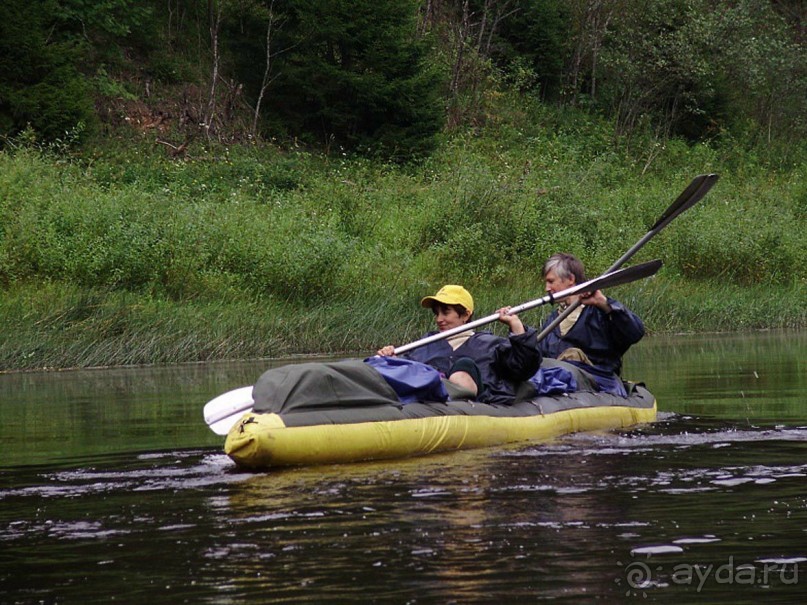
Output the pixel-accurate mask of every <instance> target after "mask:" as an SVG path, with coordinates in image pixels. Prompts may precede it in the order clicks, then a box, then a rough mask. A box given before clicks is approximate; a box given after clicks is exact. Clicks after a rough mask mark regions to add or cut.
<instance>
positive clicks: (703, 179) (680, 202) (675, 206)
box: [538, 174, 718, 342]
mask: <svg viewBox="0 0 807 605" xmlns="http://www.w3.org/2000/svg"><path fill="white" fill-rule="evenodd" d="M717 179H718V175H716V174H701V175H698V176H696V177H695V178H694V179H692V182H691V183H690V184H689V185H688V186H687V188H686V189H684V191H683V192H682V193H681V195H679V196H678V198H677V199H676V200H675V201H674V202H673V203H672V204H671V205H670V207H669V208H667V210H665V211H664V214H662V215H661V217H660V218H659V219H658V220H657V221H656V224H655V225H653V226H652V227H651V228H650V231H648V232H647V233H645V234H644V236H643V237H642V239H640V240H639V241H638V242H636V243H635V244H633V246H631V248H630V249H629V250H628V251H627V252H625V254H623V255H622V256H620V257H619V259H618V260H617V261H616V262H615V263H614V264H613V265H611V266H610V267H609V268H608V271H606V273H610V272H611V271H616V270H617V269H619V268H620V267H622V265H624V264H625V263H626V262H628V261H629V260H630V259H631V258H632V257H633V255H634V254H636V253H637V252H638V251H639V250H640V249H641V248H642V247H643V246H644V245H645V244H646V243H647V242H649V241H650V240H651V239H653V238H654V237H655V236H656V235H658V233H659V232H660V231H661V230H662V229H664V227H666V226H667V225H669V224H670V223H671V222H672V221H673V220H674V219H675V218H676V217H678V216H680V215H681V214H682V213H683V212H684V211H686V210H688V209H689V208H692V206H694V205H695V204H697V203H698V202H699V201H701V200H702V199H703V197H704V196H705V195H706V194H707V193H709V190H710V189H711V188H712V186H713V185H714V184H715V182H716V181H717ZM555 298H559V297H558V296H557V295H556V296H555ZM581 304H583V303H582V301H580V300H579V299H578V300H576V301H574V302H572V303H570V304H569V305H568V306H567V307H566V308H565V309H564V310H563V311H562V312H561V313H558V316H557V317H556V318H555V319H554V320H552V322H551V323H550V324H549V325H547V326H546V327H545V328H544V329H543V330H541V331H540V332H539V333H538V342H541V341H542V340H543V339H544V338H546V337H547V336H549V334H550V333H551V332H552V330H554V329H555V328H557V327H558V326H559V325H560V322H562V321H563V320H564V319H566V318H567V317H568V316H569V315H570V314H571V313H572V311H574V310H575V309H576V308H577V307H579V306H580V305H581Z"/></svg>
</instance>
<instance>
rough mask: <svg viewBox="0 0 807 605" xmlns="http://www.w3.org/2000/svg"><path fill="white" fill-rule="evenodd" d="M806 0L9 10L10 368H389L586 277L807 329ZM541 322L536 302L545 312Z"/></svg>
mask: <svg viewBox="0 0 807 605" xmlns="http://www.w3.org/2000/svg"><path fill="white" fill-rule="evenodd" d="M804 13H805V5H804V3H803V2H802V1H801V0H788V1H784V0H782V1H772V0H737V1H732V2H719V1H715V0H612V1H607V0H499V1H495V0H417V1H416V0H372V1H371V0H353V1H350V2H348V1H345V0H287V1H282V0H159V1H157V0H153V1H144V2H128V1H126V0H100V1H90V0H35V1H31V0H4V2H3V3H2V5H0V325H2V326H3V338H2V340H0V370H17V369H35V368H64V367H84V366H98V365H113V364H141V363H169V362H184V361H203V360H214V359H234V358H241V359H243V358H254V357H278V356H287V355H291V354H297V353H301V354H302V353H342V352H345V353H356V352H358V354H359V355H361V354H369V353H372V352H373V351H375V349H376V348H377V347H378V346H381V345H383V344H388V343H395V344H403V343H404V342H407V341H409V340H414V339H415V338H417V337H419V336H420V335H421V334H422V333H423V331H425V330H426V329H428V328H430V327H431V321H432V320H431V317H430V314H429V313H428V312H426V311H424V310H422V309H420V308H419V307H418V304H417V302H418V301H419V300H420V298H421V297H422V296H423V295H425V294H430V293H433V291H434V290H436V289H437V288H439V287H440V286H441V285H443V284H444V283H462V284H464V285H465V286H466V287H468V288H469V289H470V290H471V291H472V292H473V294H474V296H475V298H476V300H477V310H478V315H479V314H488V313H490V312H492V311H493V310H494V309H495V308H497V307H499V306H503V305H506V304H511V305H514V304H518V303H521V302H524V301H527V300H531V299H534V298H538V297H540V296H541V295H542V294H543V284H542V282H541V279H540V266H541V264H542V262H543V261H544V260H545V259H546V257H548V256H549V255H550V254H552V253H554V252H556V251H568V252H572V253H574V254H576V255H578V256H580V257H581V258H582V259H583V260H584V262H585V263H586V265H587V268H588V271H589V274H590V275H591V276H594V275H596V274H598V273H599V272H602V271H604V270H605V269H606V268H607V267H608V266H610V265H611V264H612V263H613V262H614V261H615V260H616V259H617V258H619V257H620V256H621V255H622V253H623V252H625V251H626V250H627V249H628V248H629V247H630V246H631V245H632V244H633V243H635V242H636V241H638V240H639V238H641V237H642V235H644V234H645V233H646V232H647V230H648V229H649V228H650V227H651V226H652V225H653V223H654V222H655V221H656V219H658V218H659V216H660V215H661V213H662V212H663V211H664V210H665V209H666V208H667V206H668V205H669V204H670V203H671V202H672V201H673V200H674V199H675V198H676V197H677V195H678V194H679V193H680V192H681V191H682V190H683V189H684V188H685V186H686V185H687V184H688V183H689V181H690V180H691V179H692V178H693V177H694V176H695V175H697V174H700V173H707V172H714V173H718V174H719V175H720V180H719V181H718V183H717V185H716V186H715V187H714V189H713V190H712V192H711V193H709V195H708V196H707V197H706V198H705V199H704V200H703V201H702V202H700V204H698V205H697V206H696V207H695V208H693V209H692V210H689V211H688V212H687V213H685V214H684V215H682V216H681V217H680V218H678V219H676V221H675V222H674V223H673V224H672V225H671V226H669V227H668V228H667V229H666V230H665V231H664V232H663V233H662V234H660V235H658V236H657V237H656V238H654V239H653V241H652V242H650V243H649V244H648V245H647V246H645V248H644V249H643V250H642V251H641V252H640V253H639V254H638V255H637V256H636V258H635V259H634V261H635V262H639V261H642V260H649V259H651V258H661V259H662V260H663V261H664V263H665V266H664V268H663V269H662V271H661V272H660V273H659V274H658V275H657V276H656V277H655V278H653V279H650V280H645V281H643V282H641V283H637V284H632V285H628V286H622V287H620V288H619V289H617V290H615V291H614V292H613V295H614V296H616V297H618V298H620V299H621V300H623V301H625V302H626V303H627V304H628V305H629V306H630V307H632V308H633V309H634V310H635V311H636V312H637V313H639V314H640V315H641V316H642V317H643V318H644V319H645V321H646V324H647V326H648V329H649V331H650V332H651V333H653V332H656V333H658V332H679V331H725V330H751V329H803V328H804V326H805V325H807V312H805V304H804V301H805V300H806V299H807V298H806V297H805V285H806V283H807V268H806V267H807V246H806V245H805V237H804V233H805V214H806V213H807V179H806V178H805V158H806V157H807V156H805V133H807V60H806V59H807V56H806V54H805V46H804V41H805V35H804V34H805V30H804V20H805V19H804V18H805V14H804ZM543 315H544V313H543V312H540V311H530V312H528V313H526V314H525V316H524V320H525V322H526V323H530V324H538V323H539V322H540V321H541V320H542V317H543Z"/></svg>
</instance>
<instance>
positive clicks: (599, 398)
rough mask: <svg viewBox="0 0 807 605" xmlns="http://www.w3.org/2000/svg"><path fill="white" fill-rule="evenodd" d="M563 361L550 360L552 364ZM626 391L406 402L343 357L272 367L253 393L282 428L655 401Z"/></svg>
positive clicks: (633, 389)
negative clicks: (506, 400) (499, 400)
mask: <svg viewBox="0 0 807 605" xmlns="http://www.w3.org/2000/svg"><path fill="white" fill-rule="evenodd" d="M549 361H550V360H545V363H547V362H549ZM562 363H563V362H558V361H555V360H551V364H552V365H554V364H562ZM548 365H549V364H548ZM628 392H629V393H630V396H629V397H628V398H627V399H625V398H622V397H617V396H615V395H610V394H608V393H593V392H590V391H580V392H577V393H570V394H568V395H563V396H546V397H535V396H534V390H533V392H532V393H530V392H529V391H527V392H524V393H523V395H522V397H523V399H522V400H519V401H516V403H514V404H513V405H502V404H486V403H479V402H475V401H448V402H445V403H437V402H434V403H408V404H406V405H404V404H402V403H401V402H400V401H399V400H398V397H397V396H396V395H395V391H393V390H392V387H390V386H389V385H388V384H387V382H386V380H384V378H383V377H382V376H381V374H379V373H378V372H377V371H376V370H374V369H373V368H372V367H370V366H368V365H367V364H365V363H364V362H362V361H360V360H358V359H347V360H344V361H336V362H315V363H302V364H293V365H287V366H282V367H279V368H273V369H271V370H268V371H266V372H264V373H263V375H261V377H260V378H259V379H258V381H257V382H256V383H255V386H254V387H253V389H252V397H253V399H254V401H255V405H254V407H253V411H255V412H258V413H261V414H265V413H275V414H282V417H283V422H284V423H285V424H286V426H312V425H319V424H349V423H355V422H376V421H384V420H403V419H407V418H426V417H431V416H448V415H467V416H504V417H514V416H535V415H536V414H549V413H552V412H557V411H560V410H568V409H573V408H584V407H591V406H611V405H613V406H631V407H652V406H653V404H654V401H655V399H654V398H653V396H652V395H651V394H650V393H649V392H648V391H647V390H646V389H645V388H644V387H643V386H640V385H637V384H632V385H630V388H629V389H628Z"/></svg>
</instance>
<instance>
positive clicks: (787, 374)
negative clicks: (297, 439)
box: [0, 333, 807, 605]
mask: <svg viewBox="0 0 807 605" xmlns="http://www.w3.org/2000/svg"><path fill="white" fill-rule="evenodd" d="M806 355H807V334H804V333H795V334H794V333H788V334H783V333H765V334H753V335H740V336H735V335H732V336H723V335H707V336H698V337H692V336H684V337H672V338H668V337H664V338H662V337H655V338H652V337H651V338H646V339H645V340H644V341H642V342H641V343H640V344H639V345H638V346H636V347H634V349H633V350H632V351H631V352H630V353H629V355H628V357H627V358H626V360H625V371H624V373H625V375H626V376H627V377H629V378H633V379H641V380H643V381H645V382H646V384H647V386H648V387H649V388H650V389H651V391H653V392H654V394H655V395H656V397H657V398H658V402H659V410H660V412H661V413H660V417H659V421H658V422H657V423H655V424H653V425H650V426H644V427H641V428H637V429H633V430H630V431H625V432H614V433H604V434H580V435H573V436H568V437H564V438H561V439H559V440H557V441H554V442H552V443H548V444H537V443H532V444H524V445H521V446H518V447H508V448H492V449H485V450H477V451H471V452H460V453H452V454H441V455H435V456H429V457H425V458H418V459H410V460H402V461H391V462H390V461H387V462H383V463H366V464H350V465H341V466H324V467H315V468H303V469H291V470H284V471H279V472H269V473H261V474H252V473H245V472H242V471H239V470H238V469H236V468H235V467H234V465H233V464H232V463H231V462H230V460H229V459H228V458H227V457H226V456H224V455H223V454H222V453H221V446H222V443H223V438H221V437H218V436H216V435H214V434H213V433H211V432H210V431H209V430H208V429H207V427H206V425H205V423H204V422H203V419H202V407H203V406H204V404H205V403H206V402H207V401H208V400H209V399H211V398H212V397H214V396H215V395H218V394H220V393H222V392H224V391H227V390H230V389H232V388H235V387H239V386H243V385H247V384H250V383H252V382H254V381H255V379H256V378H257V377H258V375H260V373H261V372H262V371H263V370H265V369H267V368H268V367H269V363H268V362H250V363H233V364H210V365H188V366H176V367H160V368H132V369H114V370H89V371H71V372H42V373H25V374H5V375H0V603H2V604H3V605H5V604H13V603H25V604H28V603H47V604H51V603H82V604H83V603H110V602H117V603H132V604H141V603H143V604H147V605H159V604H163V603H165V604H172V605H174V604H176V603H216V604H236V603H282V602H288V603H297V602H327V603H331V602H333V603H350V602H354V603H373V602H375V603H499V602H501V603H511V602H512V603H534V602H540V601H554V602H561V603H584V602H592V601H597V602H601V603H624V602H634V601H635V602H653V603H727V604H728V603H731V604H741V603H754V604H756V603H759V602H760V600H761V599H764V601H765V602H766V603H788V604H790V603H801V602H805V599H806V598H807V480H806V479H807V403H806V402H805V399H807V397H806V396H805V392H807V373H806V372H805V362H804V359H805V356H806Z"/></svg>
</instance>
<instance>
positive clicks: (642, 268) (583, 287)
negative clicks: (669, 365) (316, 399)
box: [394, 260, 661, 355]
mask: <svg viewBox="0 0 807 605" xmlns="http://www.w3.org/2000/svg"><path fill="white" fill-rule="evenodd" d="M660 268H661V261H660V260H653V261H648V262H646V263H642V264H640V265H635V266H633V267H628V268H626V269H620V270H617V271H612V272H609V273H606V274H605V275H601V276H600V277H597V278H595V279H591V280H589V281H587V282H583V283H582V284H578V285H576V286H572V287H571V288H567V289H566V290H562V291H561V292H557V293H556V294H551V293H550V294H547V295H546V296H543V297H541V298H537V299H535V300H531V301H528V302H525V303H522V304H520V305H518V306H517V307H512V308H511V309H510V314H511V315H518V314H519V313H522V312H524V311H527V310H529V309H533V308H535V307H538V306H540V305H545V304H548V303H549V304H551V303H553V302H555V300H556V299H558V298H566V297H567V296H572V295H574V294H577V293H578V292H589V291H593V290H600V289H602V288H611V287H613V286H619V285H621V284H627V283H629V282H632V281H636V280H637V279H643V278H645V277H650V276H651V275H654V274H655V273H656V272H657V271H658V270H659V269H660ZM497 319H499V314H498V313H493V314H491V315H487V316H486V317H482V318H481V319H476V320H474V321H471V322H468V323H466V324H463V325H461V326H457V327H456V328H451V329H450V330H445V331H443V332H438V333H437V334H432V335H431V336H426V337H425V338H421V339H420V340H416V341H415V342H410V343H409V344H406V345H402V346H400V347H396V348H395V350H394V354H395V355H399V354H401V353H406V352H407V351H411V350H412V349H417V348H418V347H422V346H424V345H427V344H430V343H432V342H436V341H438V340H443V339H445V338H450V337H451V336H454V335H455V334H460V333H462V332H467V331H468V330H473V329H474V328H478V327H480V326H484V325H485V324H489V323H493V322H494V321H496V320H497Z"/></svg>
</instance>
